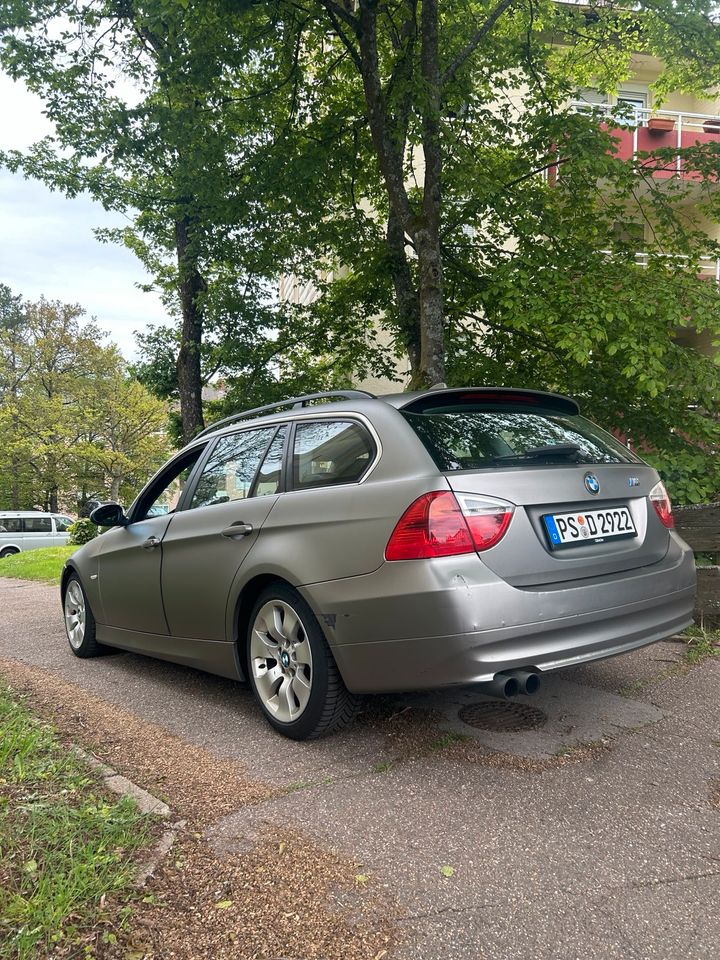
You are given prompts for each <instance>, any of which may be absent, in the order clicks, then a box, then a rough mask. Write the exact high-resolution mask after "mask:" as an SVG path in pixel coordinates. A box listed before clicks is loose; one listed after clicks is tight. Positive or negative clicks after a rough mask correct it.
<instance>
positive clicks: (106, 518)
mask: <svg viewBox="0 0 720 960" xmlns="http://www.w3.org/2000/svg"><path fill="white" fill-rule="evenodd" d="M90 520H91V521H92V523H94V524H95V526H97V527H126V526H127V525H128V518H127V517H126V516H125V511H124V510H123V508H122V507H121V506H120V504H119V503H101V504H100V506H99V507H95V509H94V510H93V512H92V513H91V514H90Z"/></svg>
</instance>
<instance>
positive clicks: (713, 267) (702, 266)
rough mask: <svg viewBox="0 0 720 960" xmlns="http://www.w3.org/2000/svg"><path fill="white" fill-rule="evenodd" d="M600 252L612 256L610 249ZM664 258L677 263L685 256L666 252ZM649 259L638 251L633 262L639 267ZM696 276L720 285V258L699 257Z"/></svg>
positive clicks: (684, 258)
mask: <svg viewBox="0 0 720 960" xmlns="http://www.w3.org/2000/svg"><path fill="white" fill-rule="evenodd" d="M600 252H601V253H604V254H605V255H606V256H607V257H612V256H613V253H612V250H601V251H600ZM664 259H666V260H667V261H668V262H671V261H675V262H676V263H677V262H682V261H686V260H687V257H684V256H681V255H679V254H672V253H667V254H664ZM649 260H650V254H649V253H641V252H638V253H636V254H635V263H636V264H637V265H638V266H639V267H647V265H648V261H649ZM697 276H698V279H699V280H707V281H709V282H710V283H715V284H717V285H718V287H720V259H715V257H700V258H699V260H698V272H697Z"/></svg>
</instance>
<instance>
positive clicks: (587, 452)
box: [403, 406, 639, 471]
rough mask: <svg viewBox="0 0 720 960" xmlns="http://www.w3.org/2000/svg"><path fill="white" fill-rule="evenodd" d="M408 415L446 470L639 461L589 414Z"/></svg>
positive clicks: (471, 412)
mask: <svg viewBox="0 0 720 960" xmlns="http://www.w3.org/2000/svg"><path fill="white" fill-rule="evenodd" d="M403 416H404V417H405V419H406V420H407V421H408V423H409V424H410V426H411V427H412V428H413V430H414V431H415V433H416V434H417V435H418V437H419V438H420V439H421V440H422V442H423V444H424V446H425V447H426V449H427V451H428V453H429V454H430V456H431V457H432V458H433V460H434V461H435V463H436V464H437V466H438V468H439V469H440V470H442V471H454V470H479V469H483V468H486V467H502V466H522V465H524V464H527V465H530V464H532V465H537V464H539V463H555V464H557V463H638V462H639V460H638V458H637V457H636V456H635V455H634V454H633V453H631V452H630V451H629V450H628V449H626V448H625V447H624V446H623V445H622V444H621V443H620V442H619V441H618V440H616V439H615V438H614V437H613V436H612V435H611V434H609V433H606V431H605V430H603V429H602V428H601V427H598V426H596V424H594V423H592V422H591V421H590V420H586V419H585V417H581V416H573V415H566V414H562V413H555V412H552V411H547V412H544V411H541V410H532V411H530V410H526V409H518V408H517V407H515V408H513V407H512V406H506V407H493V408H492V409H486V410H482V409H470V410H458V409H457V408H454V409H453V410H448V411H447V412H445V411H440V410H438V411H431V412H427V413H408V412H405V411H403Z"/></svg>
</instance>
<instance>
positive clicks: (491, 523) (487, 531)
mask: <svg viewBox="0 0 720 960" xmlns="http://www.w3.org/2000/svg"><path fill="white" fill-rule="evenodd" d="M514 509H515V508H514V507H513V505H512V504H511V503H506V502H505V501H504V500H494V499H490V498H488V497H477V496H475V495H474V494H472V493H458V494H457V495H456V494H454V493H451V492H450V491H449V490H435V491H433V492H432V493H424V494H423V495H422V496H421V497H418V499H417V500H415V501H414V502H413V503H411V504H410V506H409V507H408V508H407V510H406V511H405V513H404V514H403V515H402V517H401V518H400V520H399V521H398V523H397V526H396V527H395V529H394V530H393V532H392V536H391V537H390V539H389V540H388V545H387V547H386V548H385V559H386V560H422V559H428V558H430V557H453V556H458V555H459V554H462V553H473V552H475V551H476V550H477V551H479V550H487V549H488V548H489V547H494V546H495V544H496V543H498V542H499V541H500V540H501V539H502V538H503V536H504V535H505V531H506V530H507V528H508V526H509V524H510V520H511V519H512V514H513V510H514Z"/></svg>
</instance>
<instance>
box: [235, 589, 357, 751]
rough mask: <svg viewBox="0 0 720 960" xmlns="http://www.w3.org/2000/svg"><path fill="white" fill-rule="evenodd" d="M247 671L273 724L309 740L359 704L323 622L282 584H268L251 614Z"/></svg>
mask: <svg viewBox="0 0 720 960" xmlns="http://www.w3.org/2000/svg"><path fill="white" fill-rule="evenodd" d="M247 651H248V675H249V677H250V683H251V685H252V688H253V692H254V694H255V696H256V698H257V700H258V702H259V704H260V706H261V708H262V711H263V713H264V714H265V716H266V717H267V719H268V721H269V722H270V723H271V725H272V726H273V727H274V728H275V729H276V730H278V731H279V732H280V733H282V734H284V735H285V736H286V737H291V738H292V739H293V740H309V739H314V738H316V737H321V736H323V735H324V734H326V733H331V732H332V731H334V730H339V729H340V728H341V727H343V726H345V725H346V724H348V723H350V721H351V720H352V719H353V718H354V716H355V714H356V713H357V709H358V706H359V703H360V700H359V698H358V697H356V696H354V695H353V694H351V693H350V692H349V691H348V690H347V689H346V687H345V684H344V683H343V682H342V678H341V677H340V673H339V672H338V668H337V666H336V664H335V661H334V659H333V656H332V653H331V652H330V648H329V647H328V644H327V640H326V639H325V636H324V635H323V632H322V630H321V628H320V624H319V623H318V622H317V620H316V619H315V616H314V614H313V612H312V610H311V609H310V607H309V606H308V605H307V603H305V601H304V600H303V598H302V597H301V596H300V595H299V594H298V593H297V592H296V591H295V590H293V589H292V588H291V587H289V586H287V585H286V584H283V583H277V584H273V585H271V586H269V587H267V588H266V589H265V590H263V592H262V593H261V594H260V596H259V597H258V599H257V602H256V603H255V606H254V608H253V611H252V614H251V615H250V625H249V630H248V637H247Z"/></svg>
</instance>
